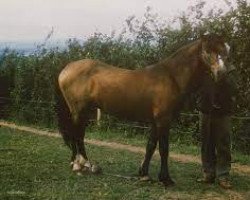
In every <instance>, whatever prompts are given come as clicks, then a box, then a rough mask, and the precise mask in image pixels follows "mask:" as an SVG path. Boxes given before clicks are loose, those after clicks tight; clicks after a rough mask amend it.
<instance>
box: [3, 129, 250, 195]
mask: <svg viewBox="0 0 250 200" xmlns="http://www.w3.org/2000/svg"><path fill="white" fill-rule="evenodd" d="M87 150H88V153H89V157H90V158H92V159H93V160H94V161H98V162H99V164H100V165H101V166H102V168H103V170H104V174H102V175H84V176H76V175H75V174H73V173H72V172H71V170H70V168H69V157H70V152H69V150H68V149H67V148H66V146H65V145H64V144H63V142H62V139H60V138H50V137H46V136H38V135H34V134H27V133H22V132H19V131H14V130H11V129H7V128H0V199H77V200H78V199H84V200H85V199H87V200H88V199H131V200H132V199H250V175H246V174H238V173H236V172H233V173H232V179H233V182H234V185H235V187H234V189H233V190H232V191H224V190H222V189H220V188H219V187H218V186H217V185H216V184H215V185H211V186H207V185H201V184H198V183H196V182H195V180H196V178H197V177H199V176H200V175H201V173H200V165H199V164H197V163H185V164H184V163H179V162H175V161H173V160H172V161H171V162H170V171H171V174H172V176H173V178H174V179H175V180H176V186H174V187H171V188H167V189H165V188H164V187H163V186H162V185H159V184H158V182H157V181H156V180H157V179H156V177H157V172H158V168H159V160H158V159H157V158H154V159H153V160H152V165H151V168H150V173H151V175H152V177H153V178H154V180H155V181H154V182H153V183H149V182H140V181H137V180H127V179H125V178H119V177H115V176H114V175H117V174H119V175H123V176H132V175H134V174H136V173H137V170H138V166H139V164H140V162H141V159H142V155H141V154H136V153H131V152H128V151H125V150H119V151H118V150H113V149H109V148H104V147H97V146H93V145H87Z"/></svg>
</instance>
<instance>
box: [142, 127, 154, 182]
mask: <svg viewBox="0 0 250 200" xmlns="http://www.w3.org/2000/svg"><path fill="white" fill-rule="evenodd" d="M157 141H158V136H157V132H156V127H155V124H153V125H152V130H151V133H150V135H149V138H148V143H147V146H146V154H145V157H144V160H143V161H142V164H141V166H140V168H139V176H141V177H142V178H143V180H144V179H145V180H148V179H150V178H149V176H148V169H149V164H150V160H151V158H152V156H153V154H154V152H155V149H156V146H157Z"/></svg>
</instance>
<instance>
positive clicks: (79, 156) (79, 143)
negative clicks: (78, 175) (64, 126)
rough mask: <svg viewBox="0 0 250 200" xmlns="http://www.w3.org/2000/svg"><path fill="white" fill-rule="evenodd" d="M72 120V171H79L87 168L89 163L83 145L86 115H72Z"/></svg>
mask: <svg viewBox="0 0 250 200" xmlns="http://www.w3.org/2000/svg"><path fill="white" fill-rule="evenodd" d="M72 119H73V127H74V128H73V131H74V133H73V135H74V137H73V142H72V146H73V148H72V161H73V166H72V170H73V171H81V170H82V168H84V167H85V166H88V165H89V164H88V163H89V161H88V157H87V153H86V150H85V145H84V136H85V129H86V125H87V122H88V117H87V115H86V114H85V115H83V114H81V115H77V114H75V115H72Z"/></svg>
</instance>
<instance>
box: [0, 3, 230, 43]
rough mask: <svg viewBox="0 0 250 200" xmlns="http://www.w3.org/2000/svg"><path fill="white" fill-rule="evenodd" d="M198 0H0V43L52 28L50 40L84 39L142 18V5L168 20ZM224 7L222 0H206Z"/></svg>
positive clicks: (43, 34) (29, 38) (35, 37)
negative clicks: (133, 16)
mask: <svg viewBox="0 0 250 200" xmlns="http://www.w3.org/2000/svg"><path fill="white" fill-rule="evenodd" d="M197 1H198V0H0V42H5V41H7V42H16V41H39V40H43V39H44V38H45V37H46V36H47V34H48V33H49V32H50V31H51V29H52V27H53V28H54V34H53V38H54V39H68V38H80V39H84V38H87V37H88V36H90V35H91V34H93V33H94V32H96V31H99V32H102V33H105V34H110V33H111V32H112V30H118V31H119V29H121V28H122V27H123V24H124V23H125V19H127V18H128V17H129V16H132V15H135V16H137V17H139V18H140V17H142V16H143V14H144V13H145V10H146V7H147V6H150V7H152V9H153V12H154V13H157V14H158V15H159V16H160V17H161V18H162V19H164V20H169V19H172V18H173V17H174V16H176V15H178V14H180V13H181V12H182V11H185V10H187V8H188V6H190V5H195V3H196V2H197ZM206 1H207V4H208V6H209V7H214V6H216V7H221V8H223V7H225V5H226V4H225V2H224V1H225V0H206Z"/></svg>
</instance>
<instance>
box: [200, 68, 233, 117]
mask: <svg viewBox="0 0 250 200" xmlns="http://www.w3.org/2000/svg"><path fill="white" fill-rule="evenodd" d="M234 72H235V70H234V69H231V70H230V71H228V72H225V73H223V74H220V75H219V77H218V81H217V82H215V81H214V80H213V78H212V76H211V75H210V74H207V76H206V78H205V79H204V80H203V84H202V87H201V92H200V93H201V95H200V110H201V112H202V113H205V114H214V115H230V114H232V109H233V100H234V99H235V95H236V80H235V73H234Z"/></svg>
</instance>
